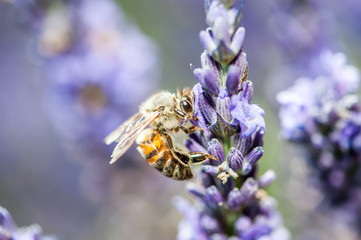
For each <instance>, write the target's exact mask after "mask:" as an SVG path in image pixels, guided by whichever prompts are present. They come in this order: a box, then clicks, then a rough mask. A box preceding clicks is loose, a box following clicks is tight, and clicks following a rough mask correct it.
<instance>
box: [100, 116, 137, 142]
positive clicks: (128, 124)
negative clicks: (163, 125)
mask: <svg viewBox="0 0 361 240" xmlns="http://www.w3.org/2000/svg"><path fill="white" fill-rule="evenodd" d="M143 119H144V117H143V115H142V114H141V113H139V112H138V113H136V114H134V115H133V116H131V117H130V118H129V119H128V120H127V121H125V122H124V123H123V124H121V125H120V126H119V127H117V128H116V129H115V130H114V131H112V132H111V133H109V135H108V136H106V138H104V142H105V143H106V144H107V145H109V144H111V143H112V142H115V141H117V142H119V139H120V137H121V136H122V135H124V134H125V133H126V132H130V131H131V130H132V129H133V128H135V126H137V125H139V123H140V122H141V121H142V120H143Z"/></svg>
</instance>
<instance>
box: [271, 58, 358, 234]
mask: <svg viewBox="0 0 361 240" xmlns="http://www.w3.org/2000/svg"><path fill="white" fill-rule="evenodd" d="M314 64H317V66H318V68H319V75H317V76H316V77H314V78H310V77H302V78H299V79H297V80H296V82H295V84H294V85H293V86H291V87H290V88H289V89H287V90H285V91H283V92H280V93H279V94H278V95H277V100H278V101H279V102H280V104H281V110H280V115H279V116H280V120H281V127H282V136H283V137H284V138H285V139H287V140H289V141H292V142H295V143H296V144H297V145H298V146H299V147H301V148H303V154H304V158H306V159H307V160H308V163H309V165H310V166H311V167H312V172H313V176H314V177H315V178H316V179H317V181H313V182H316V183H317V184H318V185H319V187H320V188H321V190H322V192H323V193H324V195H325V199H324V202H325V203H328V204H331V205H332V206H338V207H340V208H341V209H343V210H345V213H344V214H347V215H348V217H349V218H350V219H351V220H352V221H353V222H354V223H356V224H358V225H359V227H360V229H361V219H360V214H361V178H360V176H361V175H360V174H361V111H360V101H359V98H358V96H357V95H356V92H357V89H358V84H359V78H360V76H359V72H358V70H357V69H356V68H355V67H354V66H351V65H348V64H347V62H346V56H345V55H344V54H343V53H336V54H334V53H331V52H329V51H326V52H323V53H322V55H321V56H320V58H319V59H318V61H317V62H314Z"/></svg>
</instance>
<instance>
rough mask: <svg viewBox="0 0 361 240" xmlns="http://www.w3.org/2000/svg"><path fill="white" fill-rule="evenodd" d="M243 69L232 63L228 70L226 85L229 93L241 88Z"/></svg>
mask: <svg viewBox="0 0 361 240" xmlns="http://www.w3.org/2000/svg"><path fill="white" fill-rule="evenodd" d="M240 77H241V69H240V68H239V67H237V66H235V65H230V66H229V67H228V72H227V82H226V87H227V91H228V94H229V95H230V96H231V95H233V94H234V93H236V92H237V91H238V90H239V82H240Z"/></svg>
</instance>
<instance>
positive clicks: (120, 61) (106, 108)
mask: <svg viewBox="0 0 361 240" xmlns="http://www.w3.org/2000/svg"><path fill="white" fill-rule="evenodd" d="M53 11H58V13H57V14H55V13H54V12H52V11H49V18H50V19H45V21H44V28H43V29H42V32H41V34H40V36H39V44H40V45H39V46H40V47H39V49H40V50H41V49H43V51H42V52H45V54H46V55H48V56H49V54H50V55H51V56H50V57H49V58H47V59H46V66H45V69H46V72H47V76H48V79H49V92H48V95H47V96H48V97H47V103H48V109H49V110H50V113H51V117H52V119H53V122H54V123H55V126H56V128H57V129H58V132H60V133H61V134H62V135H63V136H65V137H66V139H68V140H75V141H76V148H79V146H81V145H85V149H87V151H90V152H89V153H90V154H89V155H91V156H96V155H99V153H100V157H102V158H104V157H105V156H107V155H108V153H107V154H104V153H103V152H104V149H102V147H103V146H104V144H103V138H104V137H105V136H106V135H107V133H109V132H110V131H111V130H112V129H113V128H114V127H115V126H116V125H117V124H118V123H119V122H121V121H123V120H124V119H126V118H127V117H128V115H129V114H130V113H131V111H132V109H134V108H136V107H137V106H138V104H139V103H140V102H141V101H142V100H143V99H144V97H145V96H147V95H149V93H151V92H152V91H153V90H154V89H155V87H156V86H157V78H158V77H157V71H156V69H157V68H156V66H157V51H156V47H155V45H154V44H153V43H152V42H151V40H150V39H148V38H147V37H146V36H144V35H143V34H142V33H140V32H139V30H138V29H137V28H136V27H135V26H132V24H131V23H129V22H128V21H127V20H126V19H124V16H123V15H122V13H121V12H120V10H119V8H118V6H117V5H116V4H115V3H114V2H112V1H108V0H101V1H91V0H81V1H77V2H76V3H72V4H70V3H69V4H66V5H63V7H62V8H60V9H58V7H56V10H53ZM94 13H96V14H94ZM69 17H70V18H69ZM52 18H59V19H58V20H59V21H60V22H62V23H63V24H61V25H59V22H58V21H57V20H56V19H55V20H54V19H52ZM52 21H55V22H54V23H52ZM54 25H55V26H57V27H58V28H61V29H56V28H54ZM62 25H65V26H62ZM59 35H61V37H60V38H59ZM59 39H63V41H62V44H59V43H58V42H59ZM59 45H61V46H63V47H59ZM59 49H61V51H59ZM140 86H141V87H140Z"/></svg>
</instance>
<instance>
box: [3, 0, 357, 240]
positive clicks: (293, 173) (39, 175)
mask: <svg viewBox="0 0 361 240" xmlns="http://www.w3.org/2000/svg"><path fill="white" fill-rule="evenodd" d="M332 2H334V1H333V0H332ZM348 2H350V4H344V5H342V6H335V7H332V6H331V4H327V7H325V11H327V14H328V15H330V16H332V17H334V18H335V19H339V20H340V21H336V23H335V24H334V25H333V28H334V29H335V31H334V33H333V37H334V38H336V41H337V42H340V44H339V46H340V47H338V48H340V49H334V50H344V51H345V52H346V54H349V57H350V59H351V62H353V63H354V64H356V66H357V65H358V66H360V64H361V57H360V56H361V48H360V46H359V45H358V44H357V43H358V42H359V41H360V40H361V32H360V29H361V26H360V21H358V20H361V19H360V17H359V14H358V13H359V12H361V9H360V4H358V5H357V4H356V5H355V6H354V5H353V4H355V3H354V2H352V1H351V0H350V1H347V3H348ZM118 3H119V5H121V6H122V7H123V11H124V12H125V14H126V15H127V18H128V19H130V21H132V22H134V23H135V24H137V25H138V26H139V28H140V29H141V31H143V32H144V33H145V34H147V35H148V36H149V37H150V38H152V39H153V40H154V41H155V42H156V44H158V46H159V50H160V55H159V56H158V58H159V62H160V65H159V69H158V71H159V72H160V73H161V74H160V77H159V78H160V84H159V89H167V90H171V91H174V89H175V88H177V87H184V86H193V85H194V84H195V80H194V78H193V74H192V72H191V71H190V70H189V63H193V64H194V65H195V66H200V60H199V56H200V54H201V52H202V46H201V44H200V43H199V39H198V33H199V31H200V30H201V29H204V28H205V26H206V24H205V22H204V17H205V14H204V12H203V11H204V10H203V1H201V0H198V1H194V0H184V1H176V0H154V1H144V0H133V1H118ZM358 8H359V11H356V10H357V9H358ZM350 9H352V10H353V11H352V14H347V13H349V10H350ZM272 14H273V12H272V11H271V8H270V6H269V5H268V4H265V3H264V2H263V1H261V0H254V1H248V2H247V3H246V8H245V13H244V20H243V22H242V25H244V26H245V28H246V41H245V48H244V49H245V51H246V52H247V58H248V61H249V66H250V73H249V78H250V79H251V80H252V81H253V82H254V85H255V86H254V89H255V99H254V100H253V102H254V103H258V104H259V105H261V106H262V107H263V108H264V109H265V110H266V115H265V119H266V126H267V134H266V139H265V156H264V159H263V162H262V163H261V167H262V169H263V170H262V171H261V172H263V171H264V170H266V169H268V168H273V169H275V171H276V172H277V174H278V180H277V181H276V182H275V183H274V184H273V186H272V187H271V189H270V192H271V194H272V195H274V196H275V198H276V199H278V201H279V208H280V211H281V212H282V214H283V215H284V219H285V225H286V226H287V227H289V228H290V229H291V231H292V233H293V237H294V239H310V238H311V237H310V236H312V237H313V238H314V239H351V240H352V239H358V238H357V236H356V235H355V234H354V233H352V231H351V230H349V229H348V228H347V226H343V225H342V224H340V222H337V221H336V222H335V221H332V220H331V219H332V218H331V217H329V216H321V215H319V214H317V213H316V212H315V211H314V208H315V207H316V206H317V203H318V202H319V201H320V199H321V196H320V194H319V193H318V192H317V191H316V190H314V189H312V188H310V187H309V185H308V184H307V183H305V179H306V178H307V168H306V167H305V166H304V165H303V164H302V163H301V162H300V161H297V160H295V159H294V157H293V156H294V150H293V149H289V148H285V144H284V143H283V142H282V140H281V139H280V138H279V123H278V119H277V104H276V101H275V98H274V96H275V94H276V93H277V92H278V91H280V90H282V89H285V88H286V87H287V86H289V85H290V84H291V83H292V82H293V80H294V79H295V75H296V73H295V72H292V71H290V70H289V68H285V67H284V65H285V64H288V63H289V61H290V60H289V59H288V58H287V57H285V56H284V55H283V53H282V52H281V50H280V49H279V45H278V43H277V41H276V39H275V36H274V35H273V34H272V26H271V18H272ZM345 16H347V17H345ZM350 23H352V24H350ZM335 32H336V33H335ZM34 41H36V39H35V34H34V31H33V30H31V28H29V27H28V26H27V25H26V24H24V23H20V20H19V18H18V12H17V11H16V10H15V9H14V8H13V7H12V6H11V5H10V4H8V3H3V2H1V1H0V53H1V54H0V99H1V101H0V123H1V124H0V205H2V206H3V207H6V208H7V209H8V210H9V211H10V212H11V213H12V215H13V217H14V219H15V221H16V222H17V225H19V226H23V225H29V224H31V223H34V222H36V223H39V224H40V225H41V226H42V227H43V229H44V232H45V233H52V234H55V235H57V236H59V238H60V239H76V240H83V239H84V240H85V239H142V240H143V239H144V240H146V239H174V238H175V236H176V231H177V225H178V223H179V221H180V219H181V215H180V214H179V213H178V212H177V210H176V209H175V208H174V207H173V206H172V203H171V199H172V197H173V196H175V195H177V194H181V195H185V192H184V189H183V188H184V183H181V182H175V181H172V180H169V179H167V178H165V177H164V176H162V175H161V174H159V173H158V172H157V171H155V170H154V169H153V168H151V167H149V166H148V164H146V162H145V161H144V160H143V159H141V158H140V157H139V156H138V153H134V152H133V153H131V154H129V156H128V159H129V160H128V161H127V162H128V163H123V164H122V163H119V164H118V165H108V163H107V160H108V159H107V158H105V159H104V162H101V163H99V162H98V164H100V165H101V167H99V168H98V166H99V165H97V164H95V165H92V164H90V165H89V164H88V165H85V164H80V163H79V162H78V161H73V160H74V159H72V158H73V157H74V155H73V154H69V151H68V149H67V148H66V147H65V145H66V144H67V143H64V138H62V137H61V136H60V135H59V134H58V132H57V129H56V128H55V127H54V125H53V123H52V120H51V118H49V113H48V112H47V108H46V107H45V104H44V97H45V96H44V86H45V85H46V78H45V76H44V70H43V66H44V65H43V63H42V61H41V60H40V59H39V58H38V56H36V55H35V51H34ZM141 87H142V86H139V88H141ZM145 98H146V96H145ZM136 111H137V109H134V113H135V112H136ZM127 114H132V113H131V112H128V113H127ZM102 147H103V146H102ZM111 150H112V147H109V148H108V149H107V151H111ZM133 157H134V158H133ZM131 158H132V159H131ZM133 161H134V162H135V163H134V164H132V162H133ZM129 162H130V163H129ZM104 189H106V191H102V190H104ZM94 190H96V191H98V190H99V192H96V193H94ZM94 194H95V195H96V194H98V195H99V194H100V196H101V197H94ZM98 195H96V196H98ZM305 196H307V197H305ZM336 217H337V216H336ZM329 226H333V227H332V228H330V227H329ZM315 236H317V237H315Z"/></svg>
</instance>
